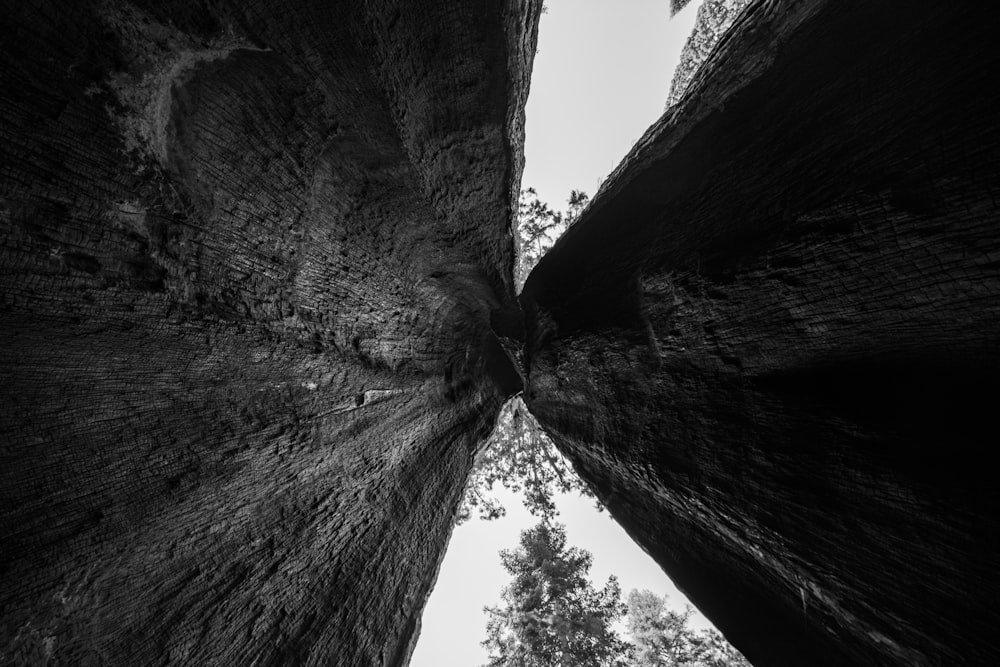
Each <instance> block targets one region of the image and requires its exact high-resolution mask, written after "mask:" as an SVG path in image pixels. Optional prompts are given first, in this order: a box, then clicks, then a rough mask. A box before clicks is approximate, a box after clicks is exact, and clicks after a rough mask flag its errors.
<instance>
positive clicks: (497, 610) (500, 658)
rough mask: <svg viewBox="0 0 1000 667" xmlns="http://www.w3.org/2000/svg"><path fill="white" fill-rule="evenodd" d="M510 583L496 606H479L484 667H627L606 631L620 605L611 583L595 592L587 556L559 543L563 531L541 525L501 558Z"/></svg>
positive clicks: (625, 652)
mask: <svg viewBox="0 0 1000 667" xmlns="http://www.w3.org/2000/svg"><path fill="white" fill-rule="evenodd" d="M500 558H501V560H502V561H503V566H504V569H506V570H507V572H509V573H510V574H511V575H512V576H513V580H512V581H511V583H510V585H508V586H507V587H506V588H504V590H503V604H502V605H501V606H498V607H485V609H484V611H486V613H487V614H488V615H489V620H488V622H487V627H486V640H485V641H483V646H485V647H486V648H487V649H489V651H490V658H489V663H488V667H626V666H627V665H628V656H629V652H630V647H629V644H628V643H627V642H625V641H623V640H622V639H621V637H619V636H618V634H617V633H616V632H615V631H614V629H613V628H612V624H613V623H614V622H615V621H616V620H618V619H619V618H620V617H621V615H622V612H623V611H624V607H623V605H622V603H621V589H620V588H619V586H618V581H617V579H615V578H614V577H610V578H609V579H608V582H607V584H605V585H604V587H603V588H601V589H600V590H597V589H595V588H594V586H593V584H591V583H590V579H589V578H588V577H587V573H588V572H589V571H590V561H591V557H590V552H588V551H585V550H583V549H579V548H576V547H568V546H567V544H566V531H565V527H564V526H562V525H560V524H557V523H553V524H550V523H547V522H545V521H543V522H541V523H539V524H538V525H536V526H534V527H533V528H530V529H528V530H525V531H522V532H521V541H520V545H519V546H518V547H517V548H516V549H512V550H509V551H508V550H504V551H501V552H500Z"/></svg>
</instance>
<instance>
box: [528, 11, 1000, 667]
mask: <svg viewBox="0 0 1000 667" xmlns="http://www.w3.org/2000/svg"><path fill="white" fill-rule="evenodd" d="M917 5H919V6H916V5H914V3H896V2H881V3H863V2H813V3H797V2H781V1H774V2H771V1H765V2H759V3H756V4H755V6H754V7H753V8H752V9H751V10H749V13H748V14H747V15H745V16H744V18H743V20H742V21H741V22H740V23H739V25H737V26H736V27H735V28H734V30H733V32H732V33H730V34H729V35H728V36H727V37H726V38H725V39H724V40H723V41H722V45H721V50H719V51H716V53H715V55H714V56H713V58H712V60H711V61H710V62H709V63H708V66H707V68H706V69H705V70H704V71H703V73H702V74H701V75H700V76H699V78H698V79H696V81H695V82H694V83H693V84H692V87H691V88H690V89H689V90H688V93H687V95H686V96H685V98H684V99H683V100H682V101H681V103H680V104H679V105H678V106H677V107H675V108H673V109H671V110H669V111H668V112H667V113H666V114H665V115H664V117H663V118H662V119H661V120H660V121H659V122H658V123H657V124H655V125H654V126H653V127H652V128H650V130H649V131H648V132H647V133H646V134H645V136H644V137H643V138H642V139H641V140H640V141H639V142H638V144H637V145H636V147H635V148H634V149H633V151H632V152H631V153H630V155H629V156H628V157H627V158H626V159H625V161H624V162H623V163H622V165H621V166H620V167H619V168H618V170H617V171H616V172H615V174H613V175H612V177H611V178H609V179H608V181H607V182H606V183H605V185H604V187H603V189H602V190H601V192H600V193H599V195H598V196H597V198H596V199H595V201H594V202H593V204H592V205H591V206H590V208H589V209H588V210H587V211H586V212H585V213H584V214H583V216H582V217H581V219H580V220H579V221H578V222H577V223H576V224H575V225H574V226H573V227H572V228H570V230H569V231H568V232H567V233H566V234H565V235H564V236H563V237H562V238H561V239H560V241H559V242H558V243H557V244H556V245H555V247H554V248H553V249H552V250H551V251H550V253H549V254H548V255H546V256H545V257H544V258H543V260H542V261H541V262H540V263H539V264H538V266H537V267H536V269H535V271H534V272H533V273H532V275H531V276H530V277H529V279H528V281H527V283H526V286H525V290H524V293H523V294H522V303H523V305H524V308H525V311H526V317H527V321H528V336H529V342H528V351H527V356H528V358H529V361H530V380H529V387H528V390H527V392H526V394H527V399H526V400H527V403H528V405H529V407H530V408H531V410H532V411H533V412H534V414H535V415H536V416H537V417H538V420H539V422H540V423H541V424H542V425H543V427H545V428H546V429H547V430H548V431H549V433H550V434H551V436H552V437H553V439H554V440H555V442H556V444H557V445H558V446H559V447H560V449H561V450H562V451H563V452H565V453H566V455H567V456H568V457H569V458H570V459H571V460H572V461H573V463H574V464H575V466H576V467H577V470H578V471H579V473H580V474H581V475H582V476H583V477H584V479H586V480H587V481H588V482H590V483H591V484H592V485H593V487H594V489H595V491H596V492H597V495H598V496H599V497H600V498H601V500H602V501H603V502H604V503H605V504H606V505H607V506H608V507H609V509H610V511H611V513H612V514H613V515H614V516H615V518H617V519H618V521H619V522H620V523H622V525H623V526H625V528H626V529H627V530H628V531H629V533H630V534H631V535H632V536H633V537H634V538H635V539H636V541H637V542H639V543H640V544H641V545H642V546H643V547H644V548H645V549H646V550H647V551H648V552H649V553H650V554H651V555H652V556H653V557H654V558H655V559H656V560H657V561H658V562H659V563H660V564H661V565H662V566H663V567H664V569H665V570H666V571H667V572H668V573H669V574H670V576H671V577H672V578H673V579H674V581H675V582H676V583H677V584H678V586H679V587H680V588H681V589H683V590H684V591H685V593H686V594H687V595H688V596H689V597H690V598H691V600H692V601H693V602H694V603H695V604H697V605H698V607H699V608H700V609H701V610H702V611H703V612H705V613H706V615H708V617H709V618H710V619H712V621H713V622H714V623H715V624H716V625H717V626H718V627H719V628H720V629H721V630H722V631H723V632H724V634H725V635H726V637H727V638H728V639H729V640H730V641H732V643H733V644H734V645H735V646H736V647H737V648H739V649H740V650H741V651H742V652H743V653H744V654H745V655H746V656H747V657H748V658H749V659H750V660H751V661H752V662H753V663H754V664H755V665H793V664H794V665H845V664H859V665H870V664H898V665H938V664H993V663H996V662H997V661H998V660H1000V646H998V642H997V637H996V633H995V632H994V631H993V630H992V629H991V628H992V627H993V625H994V624H995V623H996V620H997V618H998V617H1000V613H998V612H1000V607H998V602H997V601H998V600H1000V578H998V577H997V575H996V572H997V571H998V569H1000V568H998V566H1000V557H998V547H1000V539H998V535H1000V530H998V528H1000V526H998V517H997V513H996V509H997V507H998V506H1000V505H998V500H1000V498H998V492H997V490H996V489H997V486H996V483H995V479H994V477H995V475H994V472H993V467H992V465H990V463H989V461H990V454H991V452H992V449H993V446H992V445H993V442H994V441H995V436H994V435H993V431H994V428H993V427H994V423H993V422H994V419H993V416H992V413H993V406H994V404H995V403H996V401H997V399H998V392H997V390H996V383H995V381H994V380H993V378H995V377H996V373H997V371H998V370H1000V348H998V346H997V344H996V341H997V337H998V333H1000V271H998V269H997V267H998V264H997V259H998V258H1000V235H998V233H997V229H998V227H997V223H998V221H1000V220H998V218H1000V215H998V211H997V197H996V188H997V183H998V182H1000V131H998V125H997V118H1000V96H998V93H997V89H996V86H995V85H994V82H995V81H996V80H997V77H998V74H1000V52H998V50H997V49H996V47H995V46H994V45H995V38H994V35H993V34H992V29H991V27H990V26H992V25H993V21H994V20H995V18H996V17H995V16H990V17H989V18H987V17H985V16H984V15H983V14H982V13H979V12H977V11H974V10H973V9H972V8H971V6H969V5H965V4H962V3H951V4H948V5H943V4H941V3H938V4H936V5H931V4H926V5H925V4H924V3H917Z"/></svg>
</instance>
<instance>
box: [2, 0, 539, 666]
mask: <svg viewBox="0 0 1000 667" xmlns="http://www.w3.org/2000/svg"><path fill="white" fill-rule="evenodd" d="M540 4H541V3H540V2H534V1H531V0H524V1H521V0H500V1H495V2H477V3H452V2H444V1H441V2H437V1H430V2H419V3H413V2H401V1H400V2H393V1H391V0H385V1H372V2H365V3H360V2H322V3H315V2H304V1H303V2H298V1H291V2H289V1H288V0H281V1H278V0H254V1H249V2H202V1H199V0H190V1H185V0H173V1H167V2H163V1H157V2H153V1H152V0H133V1H132V2H126V1H125V0H107V1H101V2H96V1H94V2H70V3H67V2H56V1H51V2H46V1H41V0H39V1H35V2H30V3H29V2H23V3H13V6H12V7H6V6H5V11H4V15H3V17H2V18H0V88H2V89H3V90H4V93H3V96H2V98H0V229H2V250H0V272H2V273H0V276H2V277H0V281H2V289H0V291H2V298H3V305H2V314H0V323H2V324H0V338H2V342H0V379H2V381H0V400H2V403H3V410H2V412H0V433H2V436H0V582H2V583H0V662H3V663H7V662H11V663H14V664H21V663H27V664H50V665H63V664H65V665H69V664H122V665H146V664H149V665H154V664H168V663H169V664H199V665H200V664H219V665H223V664H225V665H243V664H247V665H248V664H310V665H311V664H334V665H397V664H403V663H405V662H406V661H407V659H408V655H409V651H410V650H411V648H412V641H413V640H414V639H415V637H416V634H417V626H418V624H419V615H420V612H421V609H422V607H423V603H424V600H425V598H426V595H427V594H428V591H429V588H430V585H431V583H432V581H433V578H434V576H435V573H436V569H437V565H438V563H439V561H440V558H441V555H442V552H443V549H444V546H445V543H446V541H447V539H448V536H449V534H450V530H451V525H452V519H453V517H454V513H455V511H456V509H457V504H458V502H459V499H460V496H461V493H462V488H463V485H464V482H465V479H466V477H467V475H468V472H469V469H470V465H471V461H472V457H473V455H474V453H475V451H476V448H477V447H479V446H480V445H481V443H482V442H483V441H484V439H485V437H486V436H487V435H488V434H489V431H490V429H491V427H492V425H493V422H494V420H495V417H496V414H497V412H498V410H499V407H500V406H501V404H502V402H503V400H504V399H505V397H507V396H509V395H511V394H512V393H514V392H516V391H517V390H518V389H519V388H520V377H519V375H518V372H517V371H516V370H515V369H514V366H513V365H512V364H511V362H510V359H509V357H508V355H507V353H506V352H505V351H504V347H503V345H501V342H500V341H499V340H498V337H497V335H496V334H495V333H494V328H496V329H498V330H502V331H500V333H501V334H502V335H504V336H508V335H511V332H512V327H513V324H511V323H512V322H513V323H516V319H517V318H516V316H511V315H510V313H511V312H516V302H515V300H514V295H513V288H512V279H511V269H512V266H513V247H514V246H513V243H512V236H511V230H510V220H511V211H512V210H513V206H514V204H515V201H516V190H517V184H518V182H519V180H520V171H521V166H522V159H521V152H520V151H521V144H522V141H523V130H522V125H523V123H522V119H523V111H522V109H523V104H524V101H525V97H526V95H527V86H528V80H529V77H530V64H531V57H532V56H533V53H534V44H535V36H536V31H537V18H538V14H539V12H540ZM491 324H492V326H491ZM505 342H507V341H505ZM507 347H510V345H509V342H507Z"/></svg>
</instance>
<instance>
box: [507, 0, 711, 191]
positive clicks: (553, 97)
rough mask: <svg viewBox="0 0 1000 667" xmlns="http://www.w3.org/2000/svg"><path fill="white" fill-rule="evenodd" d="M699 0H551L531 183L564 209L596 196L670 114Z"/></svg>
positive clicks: (534, 87) (535, 97)
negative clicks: (680, 1)
mask: <svg viewBox="0 0 1000 667" xmlns="http://www.w3.org/2000/svg"><path fill="white" fill-rule="evenodd" d="M700 4H701V3H700V2H691V3H690V4H689V5H688V6H687V7H685V8H684V10H683V11H681V12H680V13H679V14H677V16H675V17H673V19H671V18H670V2H669V0H546V3H545V6H546V7H547V10H548V11H547V12H546V13H545V14H542V23H541V27H540V29H539V37H538V53H537V55H536V56H535V67H534V72H533V73H532V77H531V92H530V94H529V95H528V104H527V108H526V111H525V115H526V127H525V135H526V137H525V146H524V153H525V168H524V177H523V178H522V180H521V184H522V187H534V188H535V189H536V190H537V191H538V195H539V197H540V198H541V200H542V201H544V202H547V203H548V204H549V205H550V206H551V207H552V208H554V209H556V210H563V209H565V207H566V200H567V199H568V198H569V192H570V190H573V189H576V190H583V191H584V192H586V193H587V194H588V195H590V196H591V197H593V196H594V194H595V193H596V192H597V188H598V185H599V184H600V182H601V181H602V180H603V179H604V178H605V177H606V176H607V175H608V174H610V173H611V172H612V171H613V170H614V168H615V167H617V166H618V163H619V162H621V160H622V158H623V157H625V154H626V153H628V151H629V150H630V149H631V148H632V145H633V144H634V143H635V142H636V141H638V139H639V137H641V136H642V134H643V132H645V131H646V128H648V127H649V126H650V125H652V124H653V122H654V121H655V120H656V119H657V118H659V117H660V115H661V114H662V113H663V108H664V105H665V104H666V100H667V93H668V92H669V91H670V82H671V81H672V80H673V76H674V69H675V68H676V66H677V62H678V61H679V60H680V54H681V49H682V48H683V47H684V42H686V41H687V38H688V35H690V34H691V29H692V28H693V27H694V19H695V16H696V15H697V12H698V5H700Z"/></svg>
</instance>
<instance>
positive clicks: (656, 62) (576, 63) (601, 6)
mask: <svg viewBox="0 0 1000 667" xmlns="http://www.w3.org/2000/svg"><path fill="white" fill-rule="evenodd" d="M545 4H546V7H547V8H548V11H547V13H545V14H543V15H542V23H541V28H540V31H539V39H538V44H539V50H538V54H537V55H536V57H535V67H534V73H533V75H532V81H531V93H530V95H529V97H528V105H527V110H526V128H525V134H526V141H525V147H524V151H525V169H524V178H523V180H522V185H523V187H529V186H530V187H534V188H535V189H536V190H537V191H538V194H539V197H540V198H541V199H542V201H545V202H547V203H549V205H550V206H552V208H555V209H557V210H563V209H565V208H566V200H567V198H568V197H569V192H570V190H572V189H577V190H583V191H585V192H586V193H587V194H588V195H590V196H593V195H594V194H595V193H596V192H597V189H598V186H599V184H600V181H601V180H603V179H604V178H605V177H606V176H607V175H608V174H610V173H611V171H612V170H613V169H614V168H615V167H616V166H617V165H618V163H619V162H620V161H621V159H622V158H623V157H625V154H626V153H628V151H629V149H631V148H632V144H633V143H635V141H636V140H638V139H639V137H640V136H642V133H643V132H645V131H646V128H647V127H649V126H650V125H651V124H652V123H653V122H654V121H655V120H656V119H657V118H659V116H660V115H661V114H662V113H663V108H664V104H665V102H666V99H667V92H668V91H669V90H670V82H671V80H672V78H673V72H674V68H675V67H676V65H677V62H678V60H679V58H680V52H681V48H682V47H683V46H684V42H685V41H686V40H687V37H688V35H689V34H690V33H691V29H692V27H693V26H694V18H695V15H696V13H697V9H698V5H699V4H700V3H699V2H691V3H690V4H689V5H688V6H687V7H686V8H685V9H684V10H683V11H682V12H680V13H679V14H678V15H677V16H675V17H673V18H672V19H671V18H670V2H669V0H615V1H612V0H546V3H545ZM498 496H500V497H501V498H502V499H503V500H504V501H505V502H504V504H505V506H506V507H507V516H506V517H505V518H504V519H500V520H498V521H492V522H483V521H479V520H478V519H473V520H471V521H469V522H468V523H466V524H463V525H461V526H458V527H456V528H455V532H454V534H453V535H452V539H451V543H450V544H449V546H448V552H447V554H446V555H445V559H444V562H443V563H442V565H441V571H440V573H439V575H438V580H437V583H436V584H435V587H434V591H433V593H432V594H431V597H430V600H429V601H428V603H427V607H426V609H425V610H424V615H423V620H422V623H423V627H422V629H421V633H420V638H419V640H418V642H417V647H416V649H415V651H414V654H413V658H412V660H411V662H410V665H411V667H476V666H478V665H482V664H484V663H485V662H486V659H487V653H486V650H485V649H483V647H482V646H480V642H481V641H482V640H483V639H484V638H485V635H486V615H485V614H484V613H483V611H482V609H483V607H484V606H485V605H495V604H497V603H498V602H499V601H500V590H501V588H503V586H505V585H506V584H507V583H508V581H509V575H508V574H507V573H506V571H504V569H503V567H502V566H501V565H500V557H499V555H498V552H499V551H500V549H510V548H513V547H515V546H516V545H517V542H518V538H519V535H520V532H521V531H522V530H524V529H525V528H528V527H529V526H531V525H533V524H534V523H536V520H535V519H534V517H532V516H531V515H529V514H528V512H527V511H526V510H525V509H524V508H523V506H522V505H521V503H520V501H519V500H518V499H517V498H516V497H515V496H512V495H509V494H507V495H505V494H503V493H501V494H498ZM557 506H558V507H559V510H560V512H561V516H560V519H559V520H560V521H561V522H562V523H565V524H566V532H567V538H568V541H569V543H570V544H571V545H573V546H578V547H581V548H583V549H586V550H588V551H590V552H591V554H592V555H593V566H592V567H591V571H590V574H591V578H592V579H593V581H594V583H595V585H597V586H602V585H603V584H604V582H605V581H607V578H608V576H609V575H611V574H614V575H616V576H617V577H618V579H619V582H620V584H621V588H622V591H623V593H624V594H626V595H627V594H628V592H629V591H630V590H631V589H633V588H639V589H643V588H647V589H649V590H651V591H653V592H655V593H657V594H660V595H662V594H664V593H666V594H668V595H669V601H670V602H672V603H673V604H674V605H675V606H677V607H678V608H681V609H682V608H683V607H684V606H685V605H686V604H687V601H686V599H685V598H684V597H683V595H681V593H680V592H679V591H677V589H676V588H675V587H674V585H673V584H672V583H671V582H670V580H669V579H668V578H667V577H666V575H664V574H663V572H662V570H660V567H659V566H658V565H657V564H656V563H655V562H654V561H653V560H652V559H651V558H650V557H649V556H648V555H646V553H645V552H644V551H642V550H641V549H640V548H639V547H638V546H637V545H636V544H635V543H634V542H632V540H631V538H629V537H628V535H627V534H626V533H625V531H624V530H622V529H621V527H619V526H618V524H617V523H615V522H614V521H612V520H611V519H610V518H609V517H608V515H607V514H606V513H605V514H598V513H597V512H596V510H594V507H593V502H592V501H590V500H587V499H586V498H581V497H580V496H578V495H573V496H560V497H559V498H558V499H557ZM692 626H693V627H695V628H699V629H700V628H707V627H711V626H710V625H709V624H708V621H707V620H705V619H704V617H701V616H700V615H699V616H696V617H695V619H693V622H692Z"/></svg>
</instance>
